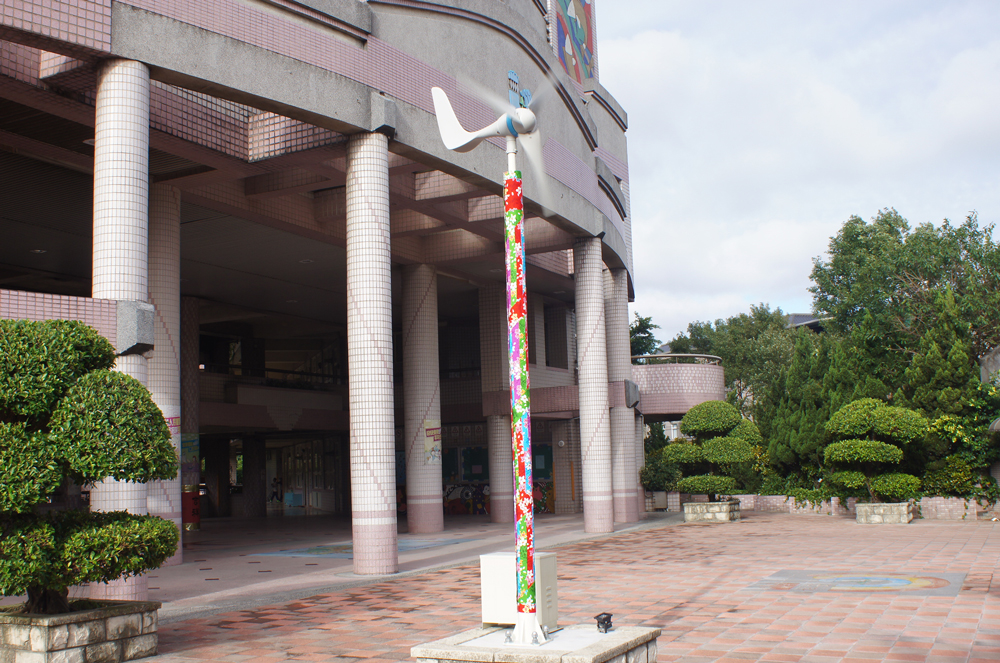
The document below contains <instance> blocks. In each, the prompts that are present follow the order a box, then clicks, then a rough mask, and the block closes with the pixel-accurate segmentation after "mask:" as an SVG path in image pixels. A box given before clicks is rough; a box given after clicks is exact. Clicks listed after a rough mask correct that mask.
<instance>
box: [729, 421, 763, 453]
mask: <svg viewBox="0 0 1000 663" xmlns="http://www.w3.org/2000/svg"><path fill="white" fill-rule="evenodd" d="M729 437H735V438H738V439H740V440H746V441H747V442H748V443H749V444H750V446H751V447H759V446H762V445H763V444H764V437H763V436H762V435H761V434H760V429H759V428H757V424H755V423H754V422H752V421H750V420H749V419H743V420H742V421H740V423H739V424H737V425H736V428H734V429H733V430H732V431H731V432H730V433H729Z"/></svg>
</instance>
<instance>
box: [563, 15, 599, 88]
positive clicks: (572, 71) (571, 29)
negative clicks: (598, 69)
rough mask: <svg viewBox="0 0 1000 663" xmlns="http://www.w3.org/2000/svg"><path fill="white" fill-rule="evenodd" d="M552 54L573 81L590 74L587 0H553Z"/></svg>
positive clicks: (591, 56)
mask: <svg viewBox="0 0 1000 663" xmlns="http://www.w3.org/2000/svg"><path fill="white" fill-rule="evenodd" d="M553 6H554V10H555V11H554V13H555V16H553V21H554V23H555V25H554V30H553V33H554V34H553V36H554V38H555V40H556V41H555V44H554V45H555V49H556V55H557V56H558V57H559V61H560V62H562V66H563V69H565V70H566V73H567V74H569V75H570V76H572V77H573V78H574V79H575V80H576V82H577V83H583V82H584V81H585V80H587V79H588V78H594V30H593V25H594V23H593V12H594V3H593V2H592V1H590V0H555V1H554V2H553Z"/></svg>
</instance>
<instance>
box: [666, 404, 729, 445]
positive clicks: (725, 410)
mask: <svg viewBox="0 0 1000 663" xmlns="http://www.w3.org/2000/svg"><path fill="white" fill-rule="evenodd" d="M742 420H743V418H742V417H741V416H740V411H739V410H737V409H736V408H735V407H733V406H732V405H730V404H729V403H726V402H725V401H706V402H704V403H700V404H698V405H695V406H694V407H693V408H691V409H690V410H688V411H687V414H685V415H684V417H683V418H682V419H681V432H682V433H684V434H685V435H690V436H692V437H695V438H698V439H707V438H711V437H716V436H719V435H726V434H727V433H729V431H731V430H733V429H734V428H736V426H738V425H739V423H740V422H741V421H742Z"/></svg>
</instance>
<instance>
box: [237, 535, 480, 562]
mask: <svg viewBox="0 0 1000 663" xmlns="http://www.w3.org/2000/svg"><path fill="white" fill-rule="evenodd" d="M475 540H476V539H399V552H408V551H410V550H421V549H423V548H438V547H440V546H450V545H454V544H456V543H466V542H468V541H475ZM252 556H253V557H326V558H333V559H353V558H354V544H352V543H351V542H350V541H346V542H343V543H331V544H329V545H325V546H312V547H311V548H296V549H294V550H278V551H276V552H269V553H254V554H253V555H252Z"/></svg>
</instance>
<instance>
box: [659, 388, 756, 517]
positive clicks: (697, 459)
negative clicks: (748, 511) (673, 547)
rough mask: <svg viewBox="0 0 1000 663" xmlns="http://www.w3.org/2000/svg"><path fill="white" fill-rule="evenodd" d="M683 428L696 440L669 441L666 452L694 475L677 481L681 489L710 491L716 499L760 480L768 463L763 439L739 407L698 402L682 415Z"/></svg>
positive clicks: (683, 430) (694, 491)
mask: <svg viewBox="0 0 1000 663" xmlns="http://www.w3.org/2000/svg"><path fill="white" fill-rule="evenodd" d="M681 431H682V432H684V433H685V434H686V435H690V436H692V437H694V439H695V441H694V443H674V444H668V445H667V446H665V447H664V448H663V452H662V454H663V457H664V458H665V459H667V460H668V461H669V462H671V463H676V464H680V465H684V466H685V467H686V470H687V472H688V473H690V475H691V476H686V477H684V478H683V479H681V480H680V481H678V482H677V489H678V490H681V491H683V492H686V493H693V494H696V495H700V494H707V495H708V496H709V499H710V500H712V501H715V500H716V499H717V497H718V496H719V495H727V494H730V493H732V492H733V491H735V490H736V486H737V485H738V484H740V483H742V484H744V485H745V486H747V485H749V486H757V485H759V484H760V482H761V471H762V469H763V467H764V466H765V465H766V452H765V451H764V448H763V446H762V444H763V439H762V437H761V435H760V431H759V430H758V429H757V426H756V424H754V423H753V422H752V421H749V420H745V419H743V418H742V417H741V416H740V413H739V410H737V409H736V408H735V407H733V406H732V405H730V404H729V403H726V402H724V401H707V402H705V403H701V404H700V405H696V406H694V407H693V408H691V409H690V410H688V412H687V414H685V415H684V418H683V419H681ZM758 465H759V466H760V467H758ZM737 477H739V479H737Z"/></svg>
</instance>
